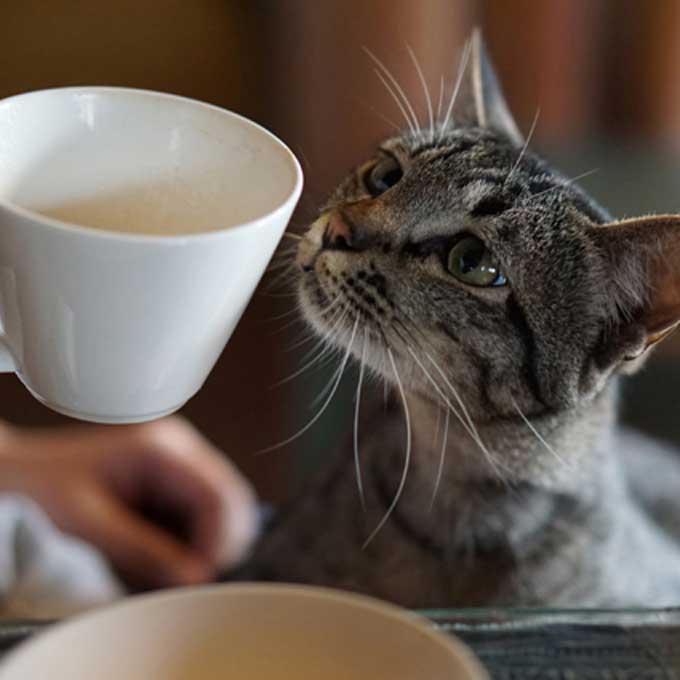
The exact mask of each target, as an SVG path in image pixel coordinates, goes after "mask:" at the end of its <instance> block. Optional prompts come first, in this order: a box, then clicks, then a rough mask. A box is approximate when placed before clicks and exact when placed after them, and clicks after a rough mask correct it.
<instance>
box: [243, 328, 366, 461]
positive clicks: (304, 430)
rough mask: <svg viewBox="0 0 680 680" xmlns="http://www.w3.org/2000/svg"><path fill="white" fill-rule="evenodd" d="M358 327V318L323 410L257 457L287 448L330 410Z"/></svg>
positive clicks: (259, 453) (262, 450) (257, 453)
mask: <svg viewBox="0 0 680 680" xmlns="http://www.w3.org/2000/svg"><path fill="white" fill-rule="evenodd" d="M358 327H359V319H358V318H357V320H356V321H355V322H354V327H353V328H352V335H351V337H350V340H349V343H348V344H347V350H346V351H345V356H344V358H343V360H342V363H341V364H340V369H339V371H338V374H337V378H336V379H335V382H334V384H333V388H332V389H331V392H330V394H329V395H328V397H327V398H326V401H324V403H323V405H322V406H321V408H320V409H319V410H318V411H317V413H316V415H315V416H314V417H313V418H312V419H311V420H310V421H309V422H308V423H307V424H306V425H305V426H304V427H302V428H300V429H299V430H298V431H297V432H296V433H295V434H293V435H291V436H290V437H288V438H286V439H284V440H283V441H281V442H279V443H278V444H274V445H273V446H267V447H266V448H264V449H260V450H259V451H257V452H256V455H262V454H265V453H269V452H271V451H275V450H276V449H280V448H281V447H282V446H286V445H287V444H290V443H291V442H293V441H295V440H296V439H298V438H299V437H301V436H302V435H303V434H305V432H307V431H308V430H309V428H310V427H312V426H313V425H314V424H315V423H316V422H317V421H318V420H319V418H321V416H322V415H323V414H324V413H325V411H326V409H327V408H328V405H329V404H330V403H331V401H332V399H333V397H334V396H335V393H336V392H337V391H338V386H339V385H340V381H341V380H342V374H343V373H344V370H345V368H346V366H347V362H348V361H349V357H350V354H351V352H352V345H353V344H354V338H355V337H356V333H357V328H358Z"/></svg>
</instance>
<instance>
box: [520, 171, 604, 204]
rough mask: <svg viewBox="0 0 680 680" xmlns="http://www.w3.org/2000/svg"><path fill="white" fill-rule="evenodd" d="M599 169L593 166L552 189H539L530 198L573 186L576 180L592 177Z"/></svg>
mask: <svg viewBox="0 0 680 680" xmlns="http://www.w3.org/2000/svg"><path fill="white" fill-rule="evenodd" d="M599 171H600V168H593V169H592V170H588V171H587V172H582V173H581V174H580V175H576V177H572V178H570V179H568V180H565V181H564V182H562V183H561V184H557V185H556V186H554V187H550V189H544V190H543V191H539V192H538V193H537V194H532V195H531V196H530V197H529V200H530V201H534V200H536V199H537V198H538V197H539V196H545V195H546V194H549V193H550V192H551V191H557V190H558V189H566V188H567V187H569V186H571V185H572V184H573V183H574V182H578V180H580V179H584V178H585V177H590V175H594V174H595V173H596V172H599Z"/></svg>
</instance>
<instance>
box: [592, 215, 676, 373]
mask: <svg viewBox="0 0 680 680" xmlns="http://www.w3.org/2000/svg"><path fill="white" fill-rule="evenodd" d="M592 231H593V235H594V237H595V239H596V241H597V242H598V244H599V245H600V247H601V248H602V249H603V250H604V252H605V254H606V257H607V262H608V272H607V276H608V278H609V280H608V281H607V284H608V287H609V299H610V302H611V303H612V306H611V311H612V314H613V316H614V318H615V322H614V324H613V333H612V334H611V338H610V342H609V343H608V344H609V345H610V346H609V348H608V350H607V353H608V354H610V355H611V358H612V359H615V358H616V355H618V358H619V359H623V360H633V359H637V358H638V357H640V356H642V355H643V354H644V352H645V351H646V350H647V349H649V348H650V347H652V346H653V345H655V344H656V343H657V342H659V341H660V340H663V339H664V338H666V337H667V336H668V335H670V334H671V333H672V332H673V331H674V330H676V328H678V326H679V325H680V215H658V216H652V217H640V218H635V219H630V220H624V221H621V222H613V223H611V224H605V225H602V226H597V227H594V228H593V230H592Z"/></svg>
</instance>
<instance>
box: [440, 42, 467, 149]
mask: <svg viewBox="0 0 680 680" xmlns="http://www.w3.org/2000/svg"><path fill="white" fill-rule="evenodd" d="M471 53H472V40H468V41H467V42H466V43H465V47H464V48H463V54H462V57H461V60H460V66H459V67H458V77H457V78H456V84H455V85H454V86H453V90H452V91H451V99H450V100H449V105H448V107H447V109H446V115H445V116H444V120H443V122H442V125H441V128H440V133H439V139H440V140H441V138H442V135H443V134H444V132H445V130H446V128H447V126H448V124H449V119H450V118H451V112H452V111H453V105H454V104H455V103H456V99H457V98H458V92H459V91H460V87H461V85H462V84H463V77H464V76H465V69H466V68H467V64H468V61H469V60H470V54H471Z"/></svg>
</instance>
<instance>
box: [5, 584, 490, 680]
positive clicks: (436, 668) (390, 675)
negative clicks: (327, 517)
mask: <svg viewBox="0 0 680 680" xmlns="http://www.w3.org/2000/svg"><path fill="white" fill-rule="evenodd" d="M48 678H49V680H61V679H64V680H65V679H66V678H68V680H95V679H96V680H114V679H115V680H154V679H156V678H158V679H161V678H162V679H163V680H218V679H219V680H289V679H290V680H292V679H295V680H358V679H366V680H485V679H487V678H488V676H487V674H486V673H485V672H484V671H483V670H482V668H481V666H480V665H479V663H478V662H477V661H476V660H475V659H474V657H473V656H472V655H471V653H470V652H469V651H468V650H467V648H465V647H464V646H463V645H462V644H461V643H460V642H458V641H457V640H455V639H453V638H451V637H449V636H447V635H444V634H440V633H438V632H436V631H435V630H434V629H433V628H432V627H431V626H430V625H429V624H428V623H427V622H426V621H424V620H423V619H421V618H419V617H417V616H416V615H414V614H411V613H409V612H407V611H405V610H402V609H399V608H398V607H395V606H393V605H389V604H386V603H383V602H380V601H378V600H374V599H372V598H368V597H364V596H358V595H352V594H347V593H343V592H340V591H334V590H327V589H322V588H312V587H306V586H288V585H249V584H246V585H241V584H233V585H218V586H207V587H200V588H188V589H183V590H177V591H172V592H166V593H161V594H154V595H145V596H141V597H135V598H131V599H129V600H126V601H124V602H123V603H121V604H117V605H114V606H112V607H107V608H104V609H100V610H98V611H96V612H93V613H90V614H86V615H84V616H81V617H78V618H76V619H73V620H71V621H68V622H66V623H63V624H60V625H57V626H56V627H54V628H53V629H51V630H49V631H48V632H46V633H43V634H41V635H39V636H38V637H36V638H35V639H34V640H32V641H30V642H28V643H26V644H25V645H23V646H21V647H19V648H18V649H17V650H16V651H14V652H12V653H11V654H10V655H9V656H8V657H7V658H6V659H5V660H4V661H3V663H2V664H0V680H28V679H30V680H47V679H48Z"/></svg>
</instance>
